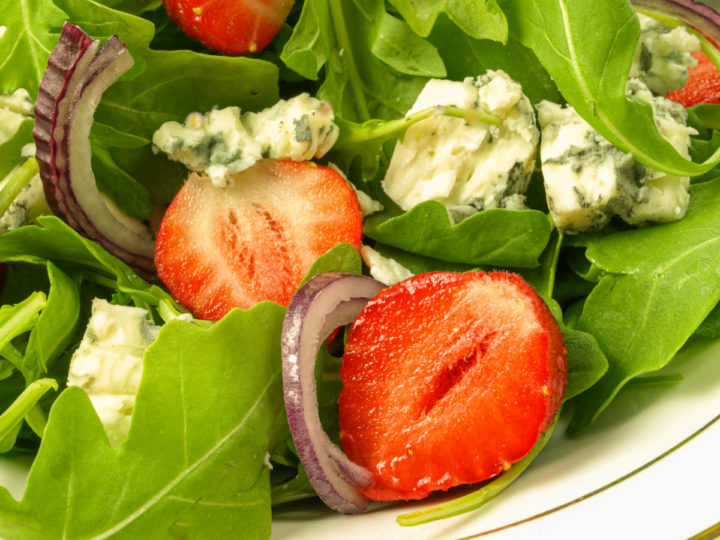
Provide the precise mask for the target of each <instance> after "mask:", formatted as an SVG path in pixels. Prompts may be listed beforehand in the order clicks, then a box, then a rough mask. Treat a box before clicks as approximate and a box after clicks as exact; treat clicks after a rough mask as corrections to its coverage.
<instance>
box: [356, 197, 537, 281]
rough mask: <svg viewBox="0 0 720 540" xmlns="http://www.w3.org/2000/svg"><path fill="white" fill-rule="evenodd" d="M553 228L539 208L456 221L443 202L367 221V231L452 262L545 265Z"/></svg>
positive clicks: (491, 212)
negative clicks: (373, 222)
mask: <svg viewBox="0 0 720 540" xmlns="http://www.w3.org/2000/svg"><path fill="white" fill-rule="evenodd" d="M550 231H551V224H550V220H548V218H547V216H546V215H545V214H543V213H542V212H538V211H536V210H506V209H502V208H494V209H491V210H485V211H483V212H478V213H477V214H474V215H472V216H470V217H469V218H466V219H464V220H463V221H461V222H460V223H458V224H455V225H453V224H452V223H451V222H450V218H449V216H448V213H447V210H446V209H445V207H444V206H443V205H442V204H440V203H438V202H436V201H426V202H424V203H421V204H419V205H417V206H416V207H414V208H413V209H412V210H410V211H409V212H406V213H404V214H402V215H400V216H398V217H394V218H390V219H388V220H386V221H384V222H381V223H379V224H376V225H367V226H366V230H365V234H366V235H367V236H369V237H370V238H372V239H373V240H377V241H378V242H382V243H384V244H388V245H390V246H394V247H397V248H400V249H403V250H405V251H409V252H411V253H417V254H419V255H425V256H427V257H432V258H435V259H441V260H444V261H448V262H457V263H466V264H473V265H480V264H484V265H494V266H510V267H517V268H532V267H535V266H537V265H538V264H539V263H538V258H539V257H540V254H541V253H542V252H543V250H544V249H545V246H546V245H547V243H548V240H549V238H550Z"/></svg>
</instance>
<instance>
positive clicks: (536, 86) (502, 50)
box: [429, 18, 564, 103]
mask: <svg viewBox="0 0 720 540" xmlns="http://www.w3.org/2000/svg"><path fill="white" fill-rule="evenodd" d="M429 40H430V42H431V43H432V44H433V45H435V46H436V47H437V48H438V52H439V53H440V56H441V57H442V58H443V60H444V63H445V68H446V69H447V76H448V78H449V79H452V80H456V81H461V80H463V79H464V78H465V77H473V78H474V77H477V76H478V75H481V74H483V73H485V71H487V70H488V69H493V70H497V69H501V70H503V71H504V72H505V73H507V74H508V75H510V77H511V78H512V79H513V80H514V81H517V82H518V83H520V85H521V86H522V89H523V93H524V94H525V95H526V96H527V97H528V98H529V99H530V102H531V103H538V102H540V101H542V100H543V99H547V100H549V101H554V102H556V103H560V102H562V101H564V100H563V97H562V95H561V94H560V92H558V89H557V86H556V85H555V82H554V81H553V79H552V77H551V76H550V74H549V73H548V72H547V71H546V70H545V68H544V67H543V66H542V64H541V63H540V62H539V60H538V59H537V57H536V56H535V54H534V53H533V51H532V50H530V49H529V48H527V47H525V46H524V45H522V44H521V43H520V42H519V41H518V39H517V38H516V37H515V36H513V35H510V36H509V37H508V39H507V42H506V43H504V44H503V43H499V42H498V41H492V40H491V39H477V38H474V37H473V36H472V35H470V34H468V33H465V32H460V31H458V27H457V26H456V25H455V24H453V23H451V22H450V21H448V20H447V19H443V18H441V19H439V20H438V21H437V23H436V25H435V28H434V29H433V31H432V34H430V37H429ZM458 51H462V54H458Z"/></svg>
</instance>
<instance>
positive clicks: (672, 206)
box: [620, 79, 697, 225]
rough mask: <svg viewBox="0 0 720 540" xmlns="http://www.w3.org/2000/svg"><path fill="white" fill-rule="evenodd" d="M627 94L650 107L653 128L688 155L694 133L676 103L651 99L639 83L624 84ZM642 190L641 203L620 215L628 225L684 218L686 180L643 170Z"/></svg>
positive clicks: (659, 98) (687, 180) (681, 109)
mask: <svg viewBox="0 0 720 540" xmlns="http://www.w3.org/2000/svg"><path fill="white" fill-rule="evenodd" d="M627 91H628V94H629V95H633V96H635V97H638V98H640V99H642V100H644V101H647V102H648V103H650V105H652V108H653V115H654V118H655V125H656V126H657V128H658V131H659V132H660V134H661V135H662V136H663V138H665V139H666V140H667V141H668V142H669V143H670V144H672V145H673V147H674V148H675V150H677V151H678V153H679V154H680V155H682V156H683V157H685V158H688V157H689V156H690V152H689V148H690V136H691V135H695V134H697V131H695V129H693V128H691V127H688V126H687V125H686V121H687V112H686V111H685V109H684V108H683V107H682V105H680V104H679V103H675V102H674V101H670V100H668V99H665V98H662V97H657V96H653V95H652V94H651V93H650V91H649V90H648V89H647V87H646V86H645V85H644V84H642V83H641V82H640V81H637V80H633V79H631V80H630V81H628V85H627ZM645 186H646V187H645V190H644V193H643V194H642V197H641V200H640V201H639V202H638V203H637V204H635V205H634V206H633V207H632V209H631V211H630V212H628V213H627V214H620V217H622V218H623V219H624V220H625V221H627V222H628V223H630V224H632V225H645V224H647V223H650V222H658V223H667V222H670V221H677V220H678V219H681V218H682V217H684V216H685V211H686V210H687V207H688V204H689V203H690V193H689V189H690V178H688V177H687V176H673V175H666V174H664V173H660V172H657V171H653V170H648V171H647V177H646V183H645Z"/></svg>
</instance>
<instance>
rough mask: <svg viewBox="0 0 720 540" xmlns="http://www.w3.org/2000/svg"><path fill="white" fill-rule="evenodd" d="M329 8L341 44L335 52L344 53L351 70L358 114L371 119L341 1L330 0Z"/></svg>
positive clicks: (350, 74)
mask: <svg viewBox="0 0 720 540" xmlns="http://www.w3.org/2000/svg"><path fill="white" fill-rule="evenodd" d="M329 8H330V17H331V18H332V21H333V26H334V28H335V36H336V38H337V41H338V45H339V47H338V52H337V53H335V54H341V55H342V56H341V61H343V62H344V63H345V65H346V67H347V69H348V71H349V73H348V80H349V81H350V89H351V91H352V94H353V102H354V103H355V107H356V110H357V112H358V115H359V116H360V118H362V119H363V120H369V119H370V109H369V108H368V104H367V100H366V99H365V91H364V90H363V85H362V80H361V79H360V77H359V72H358V68H357V65H356V64H355V58H354V57H353V55H352V47H351V45H350V36H349V34H348V30H347V25H346V24H345V17H344V16H343V10H342V4H341V1H340V0H330V3H329Z"/></svg>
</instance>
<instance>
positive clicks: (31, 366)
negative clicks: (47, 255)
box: [25, 263, 80, 382]
mask: <svg viewBox="0 0 720 540" xmlns="http://www.w3.org/2000/svg"><path fill="white" fill-rule="evenodd" d="M47 272H48V277H49V278H50V291H49V293H48V296H47V303H46V305H45V307H44V309H43V310H42V312H41V313H40V316H39V317H38V320H37V323H36V324H35V325H34V326H33V329H32V331H31V332H30V339H29V341H28V345H27V349H26V350H25V366H26V368H27V369H28V371H29V372H30V373H32V374H33V377H32V380H34V379H35V378H37V377H40V376H41V375H43V374H45V373H47V371H48V368H49V367H51V366H52V364H53V363H54V362H55V361H56V360H57V359H58V357H59V356H60V354H61V353H62V352H63V350H65V348H66V347H67V346H68V345H69V343H70V340H71V338H72V336H73V333H74V331H75V328H76V326H77V323H78V320H79V319H80V292H79V290H78V286H77V284H76V283H75V282H74V281H73V280H72V279H71V278H70V277H69V276H68V275H67V274H66V273H65V272H63V271H61V270H60V269H59V268H58V267H57V266H55V265H54V264H52V263H48V264H47ZM28 382H30V381H28Z"/></svg>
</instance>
